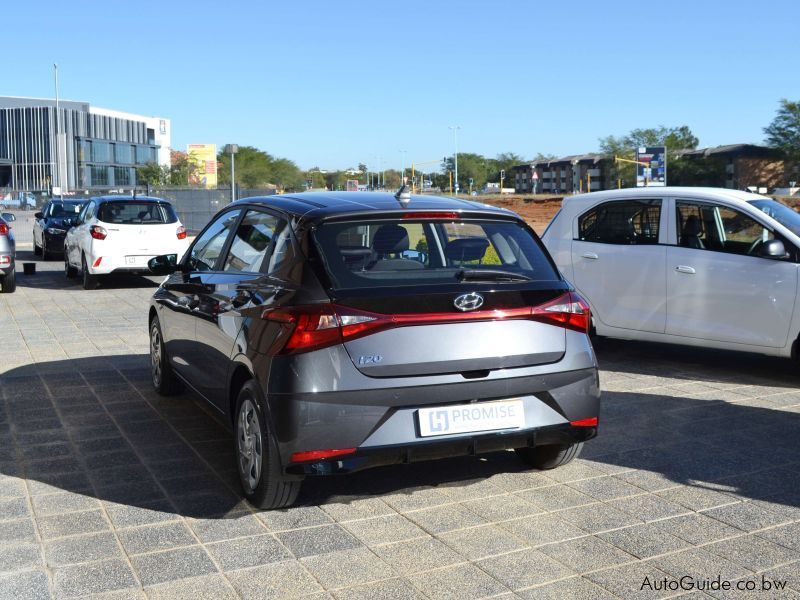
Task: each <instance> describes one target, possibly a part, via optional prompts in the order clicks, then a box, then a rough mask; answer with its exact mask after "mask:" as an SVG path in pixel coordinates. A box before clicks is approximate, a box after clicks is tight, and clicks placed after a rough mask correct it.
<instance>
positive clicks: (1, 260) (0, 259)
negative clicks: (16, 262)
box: [0, 255, 11, 266]
mask: <svg viewBox="0 0 800 600" xmlns="http://www.w3.org/2000/svg"><path fill="white" fill-rule="evenodd" d="M10 264H11V256H8V255H4V256H0V266H3V265H10Z"/></svg>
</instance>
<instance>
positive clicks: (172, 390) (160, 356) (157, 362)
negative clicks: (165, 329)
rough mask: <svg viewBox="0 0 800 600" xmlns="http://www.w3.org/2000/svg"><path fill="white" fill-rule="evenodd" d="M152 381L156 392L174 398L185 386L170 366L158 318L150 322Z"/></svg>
mask: <svg viewBox="0 0 800 600" xmlns="http://www.w3.org/2000/svg"><path fill="white" fill-rule="evenodd" d="M150 379H151V380H152V382H153V387H154V388H155V390H156V392H158V393H159V394H160V395H162V396H174V395H175V394H177V393H178V392H180V391H181V390H182V389H183V384H181V382H180V380H179V379H178V378H177V376H176V375H175V373H174V371H173V370H172V365H170V364H169V356H167V349H166V346H165V345H164V336H163V334H162V333H161V323H160V322H159V321H158V317H153V320H152V321H150Z"/></svg>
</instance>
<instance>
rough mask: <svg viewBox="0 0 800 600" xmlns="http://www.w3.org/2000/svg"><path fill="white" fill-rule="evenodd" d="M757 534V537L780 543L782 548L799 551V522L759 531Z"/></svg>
mask: <svg viewBox="0 0 800 600" xmlns="http://www.w3.org/2000/svg"><path fill="white" fill-rule="evenodd" d="M757 535H758V537H762V538H764V539H767V540H769V541H771V542H774V543H776V544H780V545H781V546H783V547H784V548H791V549H792V550H795V551H796V552H798V553H800V522H798V523H791V524H789V525H781V526H779V527H775V528H773V529H767V530H766V531H760V532H758V534H757Z"/></svg>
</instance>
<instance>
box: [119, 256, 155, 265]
mask: <svg viewBox="0 0 800 600" xmlns="http://www.w3.org/2000/svg"><path fill="white" fill-rule="evenodd" d="M150 258H151V257H149V256H126V257H125V264H126V265H132V266H143V265H146V264H147V261H148V260H149V259H150Z"/></svg>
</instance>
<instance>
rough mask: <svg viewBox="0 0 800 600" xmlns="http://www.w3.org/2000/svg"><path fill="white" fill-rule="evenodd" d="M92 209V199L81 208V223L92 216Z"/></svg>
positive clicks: (93, 207) (93, 205) (93, 204)
mask: <svg viewBox="0 0 800 600" xmlns="http://www.w3.org/2000/svg"><path fill="white" fill-rule="evenodd" d="M94 209H95V203H94V201H92V202H89V204H87V205H86V208H84V209H83V214H81V216H80V220H81V223H86V221H88V220H89V219H91V218H92V217H93V216H94Z"/></svg>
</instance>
